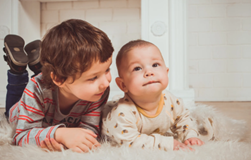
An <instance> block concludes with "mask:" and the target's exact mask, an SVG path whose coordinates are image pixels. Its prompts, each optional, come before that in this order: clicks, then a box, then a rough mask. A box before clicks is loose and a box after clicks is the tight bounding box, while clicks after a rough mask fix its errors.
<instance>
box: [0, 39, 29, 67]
mask: <svg viewBox="0 0 251 160" xmlns="http://www.w3.org/2000/svg"><path fill="white" fill-rule="evenodd" d="M4 46H5V48H6V51H7V52H6V54H7V55H8V58H10V61H12V62H13V63H14V64H15V65H17V66H26V65H27V64H28V62H29V60H28V57H27V55H26V54H25V52H24V50H23V47H24V40H23V38H21V37H20V36H17V35H7V36H6V37H5V38H4Z"/></svg>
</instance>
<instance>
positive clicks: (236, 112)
mask: <svg viewBox="0 0 251 160" xmlns="http://www.w3.org/2000/svg"><path fill="white" fill-rule="evenodd" d="M196 103H197V104H206V105H209V106H213V107H215V108H216V110H218V111H220V112H222V113H223V114H225V115H226V116H228V117H230V118H233V119H237V120H245V121H246V122H247V127H248V131H249V133H250V136H249V137H248V140H251V102H196ZM1 112H4V109H2V108H1V109H0V113H1Z"/></svg>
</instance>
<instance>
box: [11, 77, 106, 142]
mask: <svg viewBox="0 0 251 160" xmlns="http://www.w3.org/2000/svg"><path fill="white" fill-rule="evenodd" d="M108 95H109V88H107V89H106V91H105V93H104V95H103V96H102V97H101V98H100V100H98V101H96V102H89V101H83V100H79V101H78V102H76V103H75V104H74V106H73V107H72V109H71V111H70V112H69V113H68V114H67V115H64V114H62V113H61V112H60V109H59V102H58V89H57V88H56V89H47V88H45V86H44V84H43V80H42V74H40V75H38V76H36V77H34V78H32V79H31V80H30V81H29V83H28V84H27V86H26V88H25V90H24V92H23V95H22V97H21V99H20V100H19V101H18V102H17V103H16V104H15V105H13V107H12V108H11V109H10V111H9V112H10V114H9V115H10V116H9V121H10V122H11V123H13V124H16V133H15V135H14V137H13V144H15V145H19V146H22V145H24V144H36V145H38V146H40V141H42V140H44V139H45V138H46V137H47V138H54V133H55V131H56V129H57V128H58V127H81V128H85V129H90V130H92V131H93V132H94V133H95V134H97V135H98V134H100V128H99V123H100V112H101V107H102V106H103V105H105V103H106V101H107V99H108Z"/></svg>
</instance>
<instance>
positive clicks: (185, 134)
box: [171, 96, 204, 145]
mask: <svg viewBox="0 0 251 160" xmlns="http://www.w3.org/2000/svg"><path fill="white" fill-rule="evenodd" d="M171 97H172V107H173V109H172V110H173V115H174V125H173V126H172V127H171V130H172V131H173V132H174V133H177V134H178V139H179V140H180V141H182V142H184V143H185V144H190V145H202V144H204V142H203V141H201V140H200V139H199V138H197V137H198V131H197V130H196V128H195V127H194V122H193V121H192V119H191V117H190V112H189V110H188V109H185V108H184V105H183V102H182V101H181V100H180V99H178V98H176V97H174V96H171Z"/></svg>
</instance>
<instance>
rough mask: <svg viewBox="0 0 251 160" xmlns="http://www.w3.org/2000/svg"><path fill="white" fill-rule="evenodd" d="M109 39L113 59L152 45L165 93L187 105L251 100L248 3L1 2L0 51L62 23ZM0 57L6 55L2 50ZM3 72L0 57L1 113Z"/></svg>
mask: <svg viewBox="0 0 251 160" xmlns="http://www.w3.org/2000/svg"><path fill="white" fill-rule="evenodd" d="M71 18H77V19H83V20H86V21H88V22H90V23H91V24H93V25H94V26H96V27H98V28H100V29H101V30H103V31H104V32H106V33H107V35H108V37H109V38H110V39H111V41H112V44H113V46H114V48H115V52H114V54H113V60H114V61H113V64H112V67H111V72H112V78H113V80H112V82H111V96H113V95H116V94H121V92H120V91H119V89H118V87H117V86H116V84H115V81H114V79H115V78H116V77H117V70H116V65H115V58H116V54H117V52H118V50H119V49H120V48H121V47H122V46H123V45H124V44H125V43H127V42H129V41H130V40H135V39H144V40H148V41H151V42H153V43H154V44H156V45H157V46H158V47H159V48H160V50H161V52H162V54H163V56H164V59H165V62H166V65H167V66H168V67H169V68H170V74H169V76H170V85H169V88H168V89H169V90H171V91H172V92H174V94H176V95H177V96H179V97H182V98H185V99H187V100H189V101H197V102H199V101H212V102H213V101H251V0H0V44H1V45H0V48H2V47H3V44H4V43H3V39H4V37H5V36H6V35H7V34H18V35H20V36H22V37H23V38H24V40H25V42H26V44H27V43H29V42H31V41H33V40H35V39H42V37H43V36H44V35H45V33H46V32H47V31H48V30H49V29H50V28H51V27H53V26H55V25H57V24H59V23H61V22H62V21H64V20H67V19H71ZM0 52H1V53H0V54H1V55H4V52H3V51H2V49H1V50H0ZM7 69H8V66H7V64H6V62H5V61H4V60H3V58H0V76H1V79H0V84H1V85H0V107H4V101H5V94H6V88H5V87H6V84H7Z"/></svg>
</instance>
